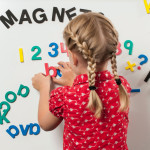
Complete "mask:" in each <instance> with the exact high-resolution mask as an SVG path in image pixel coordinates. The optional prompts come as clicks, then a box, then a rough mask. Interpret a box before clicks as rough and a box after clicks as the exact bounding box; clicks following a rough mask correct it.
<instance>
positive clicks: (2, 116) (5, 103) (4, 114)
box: [0, 101, 10, 124]
mask: <svg viewBox="0 0 150 150" xmlns="http://www.w3.org/2000/svg"><path fill="white" fill-rule="evenodd" d="M3 105H6V106H7V109H4V110H3V115H2V114H1V109H2V106H3ZM9 110H10V105H9V103H7V102H5V101H2V102H1V103H0V124H3V120H5V122H6V123H9V122H10V121H9V120H8V119H7V118H6V115H7V113H8V111H9Z"/></svg>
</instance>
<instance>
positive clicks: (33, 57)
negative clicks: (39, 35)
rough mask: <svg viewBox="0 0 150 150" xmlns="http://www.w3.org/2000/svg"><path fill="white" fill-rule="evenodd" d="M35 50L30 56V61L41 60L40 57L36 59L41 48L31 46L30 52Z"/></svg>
mask: <svg viewBox="0 0 150 150" xmlns="http://www.w3.org/2000/svg"><path fill="white" fill-rule="evenodd" d="M35 49H37V52H36V53H35V54H34V55H33V56H32V60H41V59H42V57H38V55H39V54H40V53H41V48H40V47H39V46H33V47H32V49H31V51H32V52H33V51H35Z"/></svg>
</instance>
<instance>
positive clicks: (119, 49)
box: [116, 42, 122, 55]
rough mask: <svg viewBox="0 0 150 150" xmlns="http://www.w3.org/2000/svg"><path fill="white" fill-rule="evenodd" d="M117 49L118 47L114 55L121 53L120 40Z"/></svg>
mask: <svg viewBox="0 0 150 150" xmlns="http://www.w3.org/2000/svg"><path fill="white" fill-rule="evenodd" d="M117 49H118V52H117V53H116V55H119V54H121V53H122V49H121V43H120V42H119V43H118V45H117Z"/></svg>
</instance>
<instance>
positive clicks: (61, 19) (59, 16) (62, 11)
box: [52, 7, 65, 22]
mask: <svg viewBox="0 0 150 150" xmlns="http://www.w3.org/2000/svg"><path fill="white" fill-rule="evenodd" d="M56 14H57V17H58V19H59V21H60V22H63V21H64V14H65V9H64V8H62V10H61V14H60V13H59V11H58V8H57V7H53V15H52V21H55V17H56Z"/></svg>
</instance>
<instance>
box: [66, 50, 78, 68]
mask: <svg viewBox="0 0 150 150" xmlns="http://www.w3.org/2000/svg"><path fill="white" fill-rule="evenodd" d="M68 52H69V54H70V57H71V60H72V63H73V65H75V66H77V64H78V59H77V56H76V54H75V53H73V52H71V51H70V50H68Z"/></svg>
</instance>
